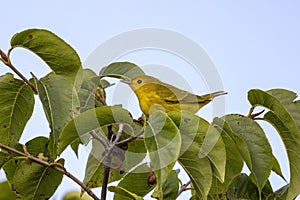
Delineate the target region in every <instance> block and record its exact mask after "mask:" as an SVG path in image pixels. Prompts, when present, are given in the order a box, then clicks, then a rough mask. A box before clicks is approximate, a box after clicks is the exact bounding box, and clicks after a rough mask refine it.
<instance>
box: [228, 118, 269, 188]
mask: <svg viewBox="0 0 300 200" xmlns="http://www.w3.org/2000/svg"><path fill="white" fill-rule="evenodd" d="M222 119H223V120H225V121H226V123H227V124H228V125H229V126H230V129H231V130H232V132H233V133H234V134H235V135H236V136H237V137H236V136H233V137H232V139H233V140H234V141H236V142H238V143H236V144H237V148H238V150H239V151H240V154H241V156H242V157H243V159H244V160H245V162H246V164H247V166H248V168H249V170H250V171H251V172H252V174H253V176H254V181H255V183H256V185H257V187H258V189H259V191H262V188H263V187H264V185H265V184H266V182H267V180H268V177H269V175H270V173H271V170H272V167H273V163H274V160H273V154H272V149H271V146H270V144H269V141H268V139H267V137H266V135H265V133H264V131H263V129H262V128H261V127H260V126H259V124H258V123H256V122H255V121H254V120H252V119H250V118H248V117H243V116H241V115H227V116H225V117H223V118H222ZM240 140H242V141H244V142H243V143H240ZM244 145H245V146H244ZM245 148H246V149H245Z"/></svg>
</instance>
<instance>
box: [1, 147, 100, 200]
mask: <svg viewBox="0 0 300 200" xmlns="http://www.w3.org/2000/svg"><path fill="white" fill-rule="evenodd" d="M0 148H2V149H6V150H8V151H11V152H14V153H16V154H19V155H21V156H24V157H26V158H28V159H30V160H32V161H34V162H36V163H38V164H41V165H44V166H47V167H51V168H53V169H55V170H56V171H59V172H61V173H63V174H64V175H66V176H67V177H69V178H70V179H72V180H73V181H74V182H75V183H77V184H78V185H79V186H80V187H81V188H83V189H84V190H85V191H86V192H87V194H89V195H90V196H91V197H92V198H93V199H95V200H99V198H98V197H97V196H96V195H95V194H94V193H93V192H92V191H91V189H90V188H89V187H87V186H86V185H85V184H84V183H82V182H81V181H80V180H79V179H77V178H76V177H75V176H74V175H72V174H71V173H70V172H68V171H67V170H66V169H65V168H62V167H58V166H57V163H48V162H46V161H44V160H41V159H39V158H38V157H35V156H32V155H30V154H28V153H24V152H21V151H19V150H16V149H14V148H12V147H9V146H6V145H4V144H2V143H0Z"/></svg>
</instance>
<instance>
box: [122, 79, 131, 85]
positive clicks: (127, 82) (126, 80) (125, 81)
mask: <svg viewBox="0 0 300 200" xmlns="http://www.w3.org/2000/svg"><path fill="white" fill-rule="evenodd" d="M121 82H122V83H126V84H128V85H129V84H130V83H131V81H130V80H129V79H124V80H121Z"/></svg>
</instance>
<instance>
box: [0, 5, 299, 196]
mask: <svg viewBox="0 0 300 200" xmlns="http://www.w3.org/2000/svg"><path fill="white" fill-rule="evenodd" d="M8 2H9V3H8ZM1 4H2V5H1V12H0V18H1V28H0V48H1V49H2V50H4V51H6V50H7V49H8V48H9V40H10V38H11V36H12V35H13V34H14V33H16V32H18V31H21V30H23V29H27V28H45V29H49V30H51V31H53V32H54V33H56V34H57V35H59V36H60V37H62V38H63V39H64V40H66V41H67V42H68V43H69V44H70V45H71V46H73V47H74V48H75V49H76V51H77V52H78V54H79V56H80V57H81V59H82V61H83V62H84V60H85V59H86V58H87V57H88V56H89V54H90V53H91V52H92V51H93V50H94V49H95V48H96V47H98V46H99V45H100V44H101V43H103V42H105V41H106V40H108V39H109V38H111V37H113V36H115V35H117V34H120V33H123V32H126V31H130V30H133V29H138V28H149V27H150V28H160V29H169V30H172V31H175V32H178V33H181V34H183V35H185V36H187V37H189V38H190V39H192V40H194V41H195V42H196V43H198V44H199V45H200V46H201V47H202V48H203V49H204V50H205V51H206V53H207V54H208V55H209V57H210V58H211V60H212V61H213V62H214V64H215V66H216V68H217V70H218V71H219V74H220V76H221V78H222V81H223V86H224V89H225V90H226V91H228V92H229V94H228V95H227V97H226V113H236V112H237V113H242V114H246V113H247V112H248V109H249V103H248V101H247V98H246V97H247V91H248V90H249V89H251V88H260V89H270V88H287V89H290V90H293V91H295V92H297V93H298V94H299V93H300V89H299V83H300V81H299V78H298V76H299V74H300V68H299V67H300V59H299V55H298V54H299V52H300V22H299V20H300V12H299V8H300V3H299V2H298V1H292V0H288V1H271V0H269V1H259V0H252V1H247V2H246V1H232V0H231V1H216V0H211V1H196V0H195V1H186V2H182V3H179V1H177V2H174V1H158V0H155V1H126V2H125V1H109V2H104V1H85V2H83V1H82V2H80V3H77V2H75V1H57V0H56V1H44V2H43V3H42V4H39V3H37V1H33V0H27V1H17V0H11V1H6V3H1ZM13 62H14V64H15V65H16V67H17V68H18V69H20V71H22V72H23V73H24V74H25V75H26V76H27V77H30V74H29V72H30V71H33V72H34V73H35V74H36V75H37V76H38V77H41V76H43V75H44V74H46V73H47V72H49V69H48V68H47V67H46V66H45V65H44V64H43V63H42V62H40V60H39V59H37V58H36V57H34V56H32V55H31V54H30V53H28V52H26V51H23V50H16V51H15V52H14V54H13ZM139 62H142V60H140V59H139ZM153 62H154V63H156V61H153ZM137 64H143V63H137ZM174 65H176V62H174ZM176 67H178V66H176ZM6 71H9V70H7V68H6V67H5V66H3V65H0V73H1V74H3V73H4V72H6ZM40 111H41V107H40V106H37V108H36V113H35V117H34V118H33V119H32V120H31V121H30V123H29V124H28V127H27V129H26V136H25V137H24V138H32V137H34V136H36V135H40V134H43V135H47V134H48V129H47V124H46V123H41V122H37V121H38V120H39V119H44V118H43V117H42V115H41V112H40ZM45 126H46V128H45ZM266 130H267V131H268V132H269V133H268V137H269V138H270V139H271V143H272V146H273V147H274V148H273V151H274V154H275V155H277V156H279V160H280V161H281V162H282V169H283V171H284V174H285V175H286V177H288V165H287V163H286V157H285V153H283V152H284V151H283V149H282V148H283V146H282V144H281V143H280V141H279V137H278V136H277V135H276V133H274V132H273V129H272V128H270V127H267V129H266ZM24 138H23V140H26V139H24ZM83 154H84V153H83ZM66 155H68V156H71V157H74V156H73V155H72V153H69V154H66ZM80 162H82V160H81V161H80ZM80 162H79V161H76V160H75V159H73V160H71V161H70V162H69V163H67V164H69V166H74V165H76V166H79V168H77V169H74V170H73V169H72V167H71V169H70V171H75V174H76V173H77V174H78V175H79V176H80V177H82V176H83V173H82V172H83V168H80V167H81V166H80V164H79V163H80ZM74 163H75V164H74ZM0 177H3V175H2V176H0ZM64 180H66V179H64ZM271 181H272V183H273V186H274V187H275V189H276V188H278V187H280V186H282V185H283V184H284V182H282V181H281V180H280V179H278V178H276V177H272V179H271ZM73 186H74V188H76V187H77V186H76V185H75V184H73V183H71V182H70V181H67V182H66V183H65V184H64V185H63V187H61V188H60V190H59V193H62V191H65V190H66V188H68V189H69V188H72V187H73Z"/></svg>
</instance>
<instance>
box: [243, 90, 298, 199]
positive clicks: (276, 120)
mask: <svg viewBox="0 0 300 200" xmlns="http://www.w3.org/2000/svg"><path fill="white" fill-rule="evenodd" d="M295 98H296V94H295V93H294V92H291V91H288V90H283V89H276V90H269V91H267V92H264V91H262V90H250V91H249V92H248V100H249V101H250V103H251V104H252V106H263V107H265V108H268V109H269V110H270V111H269V112H267V113H266V114H265V116H264V120H266V121H268V122H269V123H270V124H271V125H273V126H274V127H275V128H276V130H277V131H278V133H279V135H280V136H281V139H282V141H283V143H284V145H285V148H286V151H287V155H288V158H289V165H290V186H289V189H288V194H287V199H293V198H294V197H295V196H296V195H298V194H299V193H300V187H299V185H300V157H299V155H300V131H299V130H300V101H294V100H295Z"/></svg>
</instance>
